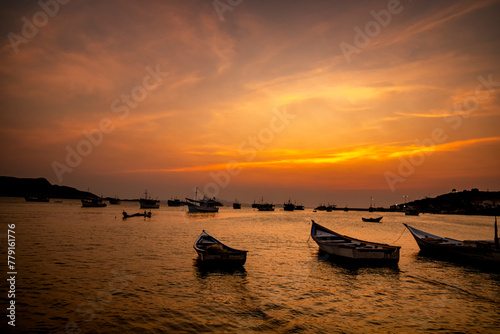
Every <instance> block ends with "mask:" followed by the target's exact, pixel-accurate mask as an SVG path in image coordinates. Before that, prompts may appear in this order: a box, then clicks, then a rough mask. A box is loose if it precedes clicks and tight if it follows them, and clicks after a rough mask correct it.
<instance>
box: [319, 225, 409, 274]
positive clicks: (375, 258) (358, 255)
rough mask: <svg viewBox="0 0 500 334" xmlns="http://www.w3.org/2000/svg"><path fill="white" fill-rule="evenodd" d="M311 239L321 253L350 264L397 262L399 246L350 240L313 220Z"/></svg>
mask: <svg viewBox="0 0 500 334" xmlns="http://www.w3.org/2000/svg"><path fill="white" fill-rule="evenodd" d="M311 237H312V238H313V240H314V241H316V243H317V244H318V246H319V248H320V249H321V250H322V251H323V252H326V253H328V254H330V255H333V256H334V257H336V258H338V259H342V260H347V261H349V262H350V263H352V264H356V263H366V264H369V265H371V264H373V265H380V264H387V265H391V264H396V263H398V261H399V250H400V248H401V247H400V246H391V245H386V244H381V243H376V242H371V241H364V240H359V239H355V238H351V237H348V236H345V235H342V234H339V233H337V232H333V231H332V230H329V229H327V228H326V227H324V226H321V225H319V224H316V223H315V222H314V220H313V221H312V226H311Z"/></svg>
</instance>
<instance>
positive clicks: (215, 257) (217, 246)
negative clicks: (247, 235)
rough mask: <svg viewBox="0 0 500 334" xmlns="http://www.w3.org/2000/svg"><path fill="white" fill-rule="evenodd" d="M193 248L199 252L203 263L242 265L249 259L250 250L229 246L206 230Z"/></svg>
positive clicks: (211, 264) (200, 260) (199, 257)
mask: <svg viewBox="0 0 500 334" xmlns="http://www.w3.org/2000/svg"><path fill="white" fill-rule="evenodd" d="M193 248H194V249H195V250H196V253H198V261H199V263H200V264H202V265H210V266H242V265H244V264H245V262H246V260H247V252H248V251H245V250H239V249H234V248H231V247H228V246H226V245H224V244H223V243H222V242H220V241H219V240H217V239H215V238H214V237H212V236H211V235H210V234H208V233H207V232H205V230H203V232H201V234H200V235H199V236H198V238H197V239H196V241H195V242H194V245H193Z"/></svg>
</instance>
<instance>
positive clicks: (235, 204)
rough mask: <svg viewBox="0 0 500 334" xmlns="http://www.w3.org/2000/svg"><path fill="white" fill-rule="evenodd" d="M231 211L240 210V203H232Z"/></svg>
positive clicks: (236, 201)
mask: <svg viewBox="0 0 500 334" xmlns="http://www.w3.org/2000/svg"><path fill="white" fill-rule="evenodd" d="M233 209H235V210H238V209H241V203H240V202H238V200H235V201H234V203H233Z"/></svg>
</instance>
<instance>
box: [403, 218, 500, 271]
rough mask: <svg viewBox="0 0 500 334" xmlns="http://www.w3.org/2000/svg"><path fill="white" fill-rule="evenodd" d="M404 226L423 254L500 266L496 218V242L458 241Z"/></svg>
mask: <svg viewBox="0 0 500 334" xmlns="http://www.w3.org/2000/svg"><path fill="white" fill-rule="evenodd" d="M404 225H405V226H406V227H407V228H408V230H409V231H410V233H411V234H412V236H413V238H414V239H415V241H416V242H417V244H418V247H419V248H420V251H421V252H422V253H423V254H427V255H431V256H437V257H446V258H449V259H453V260H459V261H468V262H473V263H481V264H494V265H499V264H500V246H499V245H498V236H497V222H496V218H495V239H494V241H483V240H456V239H452V238H445V237H440V236H437V235H434V234H431V233H427V232H424V231H422V230H419V229H416V228H414V227H411V226H409V225H407V224H404Z"/></svg>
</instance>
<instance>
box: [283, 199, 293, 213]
mask: <svg viewBox="0 0 500 334" xmlns="http://www.w3.org/2000/svg"><path fill="white" fill-rule="evenodd" d="M283 210H284V211H293V210H295V204H293V203H292V202H291V201H290V200H288V202H287V203H283Z"/></svg>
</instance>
